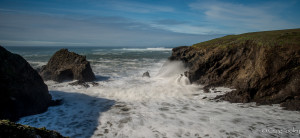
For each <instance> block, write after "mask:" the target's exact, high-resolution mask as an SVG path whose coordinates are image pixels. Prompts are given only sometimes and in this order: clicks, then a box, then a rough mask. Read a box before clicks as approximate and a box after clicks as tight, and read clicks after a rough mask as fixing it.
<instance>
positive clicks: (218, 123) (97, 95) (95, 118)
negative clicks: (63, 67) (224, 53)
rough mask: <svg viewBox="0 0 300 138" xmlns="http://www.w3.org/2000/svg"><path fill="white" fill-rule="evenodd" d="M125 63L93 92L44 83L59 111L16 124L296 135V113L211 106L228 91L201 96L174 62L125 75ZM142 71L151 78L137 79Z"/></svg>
mask: <svg viewBox="0 0 300 138" xmlns="http://www.w3.org/2000/svg"><path fill="white" fill-rule="evenodd" d="M126 63H127V62H123V64H121V66H122V67H124V68H125V69H123V68H116V71H111V72H109V71H107V72H105V71H104V72H105V73H106V74H105V73H104V74H102V75H111V76H115V77H117V76H118V77H117V78H113V79H111V80H109V81H98V83H99V86H95V87H90V88H85V87H83V86H71V85H68V83H69V82H64V83H55V82H53V81H47V82H46V83H47V85H48V86H49V90H50V91H51V94H52V95H53V96H54V98H63V99H64V103H63V105H61V106H56V107H50V108H49V110H48V111H47V112H45V113H43V114H39V115H34V116H28V117H24V118H22V119H21V120H20V121H19V123H22V124H28V125H32V126H36V127H43V126H46V127H47V128H48V129H53V130H57V131H58V132H60V133H62V134H63V135H66V136H71V137H170V138H173V137H298V136H299V134H298V133H282V134H278V133H269V132H267V131H266V129H269V130H272V129H276V130H280V129H281V130H283V129H293V127H294V128H295V129H300V116H299V112H293V111H285V110H282V109H281V108H280V107H279V106H278V105H274V106H256V105H255V104H253V103H249V104H231V103H228V102H216V101H215V100H212V99H213V98H214V97H215V96H217V95H220V94H224V93H226V92H229V91H231V89H229V88H223V87H218V88H216V89H215V90H212V92H211V93H204V92H203V90H202V86H199V85H194V84H190V83H189V81H188V80H187V78H186V77H185V76H184V75H181V74H183V73H184V71H186V70H187V69H186V68H184V66H183V64H182V63H180V62H171V63H169V62H167V63H165V64H164V65H163V63H164V61H160V62H157V63H153V62H152V63H151V62H147V64H144V65H143V66H138V65H135V66H137V68H136V69H132V70H131V71H129V70H128V68H129V67H130V65H127V64H126ZM128 63H129V64H132V63H131V62H130V61H129V62H128ZM150 63H151V64H150ZM103 64H104V63H103ZM101 65H102V63H100V64H99V65H93V69H94V70H97V71H98V72H99V73H101V70H105V69H106V70H108V69H110V70H112V69H114V68H112V66H110V68H109V66H106V67H103V66H102V67H101ZM146 65H149V66H146ZM114 66H117V65H114ZM149 67H150V68H149ZM147 70H148V71H149V72H150V76H151V77H150V78H143V77H141V76H142V73H143V72H145V71H147ZM117 71H119V72H117ZM112 72H113V73H115V74H113V73H112ZM120 72H122V73H124V74H126V75H124V74H122V73H120ZM99 75H101V74H99ZM91 86H92V85H91ZM270 132H271V131H270ZM278 132H279V131H278Z"/></svg>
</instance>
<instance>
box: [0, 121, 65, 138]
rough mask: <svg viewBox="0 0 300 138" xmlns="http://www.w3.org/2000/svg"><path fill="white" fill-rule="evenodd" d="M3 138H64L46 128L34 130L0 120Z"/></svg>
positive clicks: (0, 134) (0, 130)
mask: <svg viewBox="0 0 300 138" xmlns="http://www.w3.org/2000/svg"><path fill="white" fill-rule="evenodd" d="M0 137H1V138H64V136H62V135H61V134H59V133H58V132H55V131H52V130H47V129H45V128H34V127H30V126H25V125H21V124H16V123H13V122H10V121H8V120H0Z"/></svg>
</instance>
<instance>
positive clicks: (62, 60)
mask: <svg viewBox="0 0 300 138" xmlns="http://www.w3.org/2000/svg"><path fill="white" fill-rule="evenodd" d="M39 73H40V75H41V76H42V78H43V79H44V80H54V81H57V82H62V81H68V80H79V81H83V82H89V81H93V80H95V75H94V73H93V71H92V68H91V66H90V63H89V62H88V61H87V60H86V57H85V56H81V55H78V54H76V53H74V52H69V51H68V49H61V50H59V51H57V52H56V53H55V54H54V55H53V56H52V57H51V59H50V60H49V62H48V64H47V65H45V66H43V67H42V68H41V69H40V72H39Z"/></svg>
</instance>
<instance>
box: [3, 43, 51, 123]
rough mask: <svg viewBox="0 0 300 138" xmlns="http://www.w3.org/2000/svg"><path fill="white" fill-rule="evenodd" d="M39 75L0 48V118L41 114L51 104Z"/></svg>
mask: <svg viewBox="0 0 300 138" xmlns="http://www.w3.org/2000/svg"><path fill="white" fill-rule="evenodd" d="M51 99H52V97H51V95H50V94H49V92H48V87H47V85H46V84H45V83H44V82H43V79H42V78H41V76H40V75H39V74H38V73H37V72H36V71H35V70H34V69H33V68H32V67H31V66H30V65H29V63H28V62H27V61H26V60H25V59H24V58H22V57H21V56H20V55H17V54H13V53H11V52H9V51H7V50H6V49H5V48H3V47H1V46H0V119H9V120H13V121H15V120H17V119H18V118H20V117H23V116H27V115H33V114H38V113H42V112H44V111H46V110H47V108H48V106H50V105H52V104H54V101H52V100H51Z"/></svg>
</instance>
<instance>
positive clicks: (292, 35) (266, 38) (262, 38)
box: [192, 29, 300, 49]
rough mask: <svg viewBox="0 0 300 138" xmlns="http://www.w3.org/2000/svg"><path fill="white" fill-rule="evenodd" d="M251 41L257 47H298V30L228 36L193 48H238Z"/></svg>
mask: <svg viewBox="0 0 300 138" xmlns="http://www.w3.org/2000/svg"><path fill="white" fill-rule="evenodd" d="M247 41H251V42H253V43H255V44H256V45H258V46H290V45H294V46H295V45H300V29H289V30H276V31H265V32H254V33H245V34H240V35H228V36H224V37H221V38H216V39H212V40H209V41H205V42H201V43H198V44H194V45H193V46H192V47H194V48H198V49H199V48H200V49H201V48H215V47H221V48H227V47H231V46H239V45H243V44H245V43H247Z"/></svg>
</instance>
